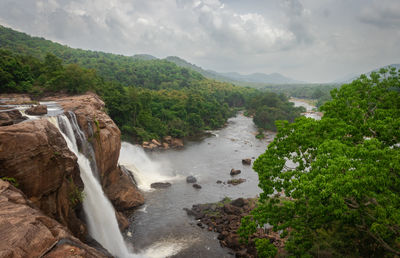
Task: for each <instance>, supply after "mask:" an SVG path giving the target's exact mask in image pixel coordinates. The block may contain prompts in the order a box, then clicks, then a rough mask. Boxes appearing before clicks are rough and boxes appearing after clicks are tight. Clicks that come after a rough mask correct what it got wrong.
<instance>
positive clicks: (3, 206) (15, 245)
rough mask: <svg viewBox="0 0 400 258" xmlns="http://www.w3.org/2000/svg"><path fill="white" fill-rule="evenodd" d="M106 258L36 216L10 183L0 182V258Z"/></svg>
mask: <svg viewBox="0 0 400 258" xmlns="http://www.w3.org/2000/svg"><path fill="white" fill-rule="evenodd" d="M72 256H78V257H88V258H89V257H93V258H94V257H107V256H106V255H105V254H103V253H101V252H99V251H97V250H96V249H94V248H92V247H89V246H87V245H86V244H84V243H82V242H81V241H80V240H79V239H77V238H75V237H74V236H72V235H71V233H70V232H69V230H68V229H67V228H65V227H63V226H62V225H61V224H59V223H58V222H57V221H55V220H54V219H51V218H50V217H48V216H45V215H44V214H43V213H42V212H40V211H39V210H38V209H37V208H36V207H35V206H34V205H33V204H32V203H31V202H30V201H28V200H27V198H26V196H25V195H24V194H23V193H22V192H21V191H20V190H19V189H17V188H15V187H14V186H12V185H11V184H10V183H8V182H5V181H3V180H0V257H72Z"/></svg>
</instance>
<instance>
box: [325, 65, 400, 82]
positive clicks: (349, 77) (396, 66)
mask: <svg viewBox="0 0 400 258" xmlns="http://www.w3.org/2000/svg"><path fill="white" fill-rule="evenodd" d="M388 67H394V68H396V69H400V64H390V65H386V66H383V67H379V68H376V69H374V70H372V71H369V72H367V73H363V74H365V75H370V74H371V73H372V72H379V70H380V69H381V68H388ZM360 75H361V74H359V75H356V74H352V75H348V76H345V77H343V78H341V79H337V80H335V81H333V82H332V83H337V84H340V83H350V82H352V81H354V80H355V79H357V78H358V77H360Z"/></svg>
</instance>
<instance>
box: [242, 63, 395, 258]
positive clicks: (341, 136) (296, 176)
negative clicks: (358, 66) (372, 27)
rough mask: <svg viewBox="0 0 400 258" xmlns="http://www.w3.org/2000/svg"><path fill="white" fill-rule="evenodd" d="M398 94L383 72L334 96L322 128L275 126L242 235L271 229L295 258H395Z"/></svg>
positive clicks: (301, 123)
mask: <svg viewBox="0 0 400 258" xmlns="http://www.w3.org/2000/svg"><path fill="white" fill-rule="evenodd" d="M399 92H400V71H396V70H395V69H390V70H387V69H382V70H381V71H380V73H372V74H371V76H370V77H367V76H361V77H360V78H359V79H357V80H355V81H353V82H352V83H351V84H345V85H343V86H342V87H341V88H340V89H339V90H337V89H335V90H333V91H332V101H330V102H327V103H326V104H325V105H323V106H322V107H321V109H322V110H323V111H324V116H323V117H322V119H321V120H314V119H311V118H305V117H300V118H298V119H297V120H296V122H295V123H292V124H289V123H287V122H279V123H278V124H277V127H278V134H277V136H276V138H275V139H274V141H273V142H272V143H271V144H270V145H269V146H268V149H267V150H266V152H265V153H264V154H262V155H261V156H260V157H259V158H258V159H257V160H256V161H255V163H254V169H255V170H256V171H257V173H258V174H259V180H260V183H259V186H260V187H261V189H262V190H263V193H262V194H261V195H260V205H259V206H258V207H257V208H256V209H255V210H254V211H253V212H252V215H251V217H247V218H246V219H245V220H243V221H242V227H241V235H242V236H243V237H245V238H246V237H247V236H248V235H249V234H251V233H252V232H255V230H256V228H257V226H261V227H262V226H263V225H265V224H266V223H269V224H271V225H272V226H273V227H274V230H282V236H286V235H288V236H289V238H288V241H287V242H286V249H287V250H288V251H289V253H290V254H292V255H295V256H299V257H300V256H302V257H303V256H304V257H306V256H307V257H308V256H335V257H344V256H346V257H347V256H351V257H353V256H357V257H366V256H368V257H371V256H373V257H393V256H398V255H400V159H399V157H400V148H399V142H400V94H399ZM258 248H260V250H259V251H260V252H264V251H266V252H268V251H271V250H272V249H273V246H271V245H260V246H258Z"/></svg>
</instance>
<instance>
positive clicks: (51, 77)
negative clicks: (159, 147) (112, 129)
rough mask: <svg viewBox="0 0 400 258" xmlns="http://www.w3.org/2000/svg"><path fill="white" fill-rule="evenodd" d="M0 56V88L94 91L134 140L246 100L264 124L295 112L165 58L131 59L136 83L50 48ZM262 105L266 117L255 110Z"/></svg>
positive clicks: (174, 132)
mask: <svg viewBox="0 0 400 258" xmlns="http://www.w3.org/2000/svg"><path fill="white" fill-rule="evenodd" d="M0 58H1V59H0V83H1V88H0V92H2V93H30V94H32V95H33V96H36V97H40V96H42V95H43V94H49V93H55V92H64V93H68V94H81V93H84V92H87V91H93V92H96V93H98V94H99V95H100V96H101V97H102V98H103V99H104V101H105V103H106V108H107V110H108V113H109V114H110V116H111V118H112V119H113V120H114V121H115V122H116V123H117V125H118V126H119V127H120V128H121V131H122V133H123V136H124V137H125V138H127V139H130V140H135V141H139V142H140V141H148V140H150V139H153V138H155V139H160V138H162V137H163V136H166V135H171V136H173V137H184V136H190V135H195V134H198V133H201V132H202V131H204V130H207V129H216V128H219V127H221V126H223V125H224V124H225V122H226V120H227V118H229V117H230V116H232V115H233V112H234V109H235V108H244V107H245V106H248V109H249V110H250V111H251V112H253V113H255V116H254V121H256V123H257V125H258V126H259V127H262V128H265V129H273V128H274V122H275V120H276V119H287V120H293V118H294V117H295V116H297V115H299V112H298V109H296V108H294V107H293V105H291V104H290V103H289V102H288V100H287V98H285V97H284V96H279V95H276V94H275V93H261V92H259V91H257V90H255V89H250V88H244V87H237V86H234V85H232V84H228V83H222V82H217V81H213V80H208V79H205V78H204V77H202V76H201V75H199V74H196V73H195V72H191V71H188V70H186V69H183V68H180V67H177V66H176V65H175V64H173V63H169V62H167V61H163V62H154V61H152V60H151V61H144V60H142V61H141V64H142V65H141V66H140V67H142V68H143V69H142V70H140V69H136V68H138V66H137V65H136V66H135V67H134V68H132V67H131V68H132V69H133V71H134V73H133V74H130V73H126V74H130V76H133V77H134V78H136V79H134V81H135V82H137V83H138V84H133V85H129V84H125V83H124V82H125V80H119V81H117V80H112V81H110V80H107V79H104V78H103V77H102V76H100V75H98V73H97V71H96V70H95V69H86V68H82V67H81V66H79V65H77V64H66V65H65V64H63V62H62V60H61V59H59V58H57V57H56V56H55V55H53V54H47V55H46V56H45V57H44V58H43V59H37V58H35V57H32V56H26V55H18V54H15V53H13V52H11V51H8V50H0ZM124 58H125V57H124ZM99 62H100V63H101V59H100V61H99ZM144 68H146V69H144ZM126 74H125V75H126ZM133 77H132V78H133ZM121 78H123V77H121ZM132 80H133V79H132ZM261 96H262V97H261ZM264 111H265V112H267V114H268V117H267V118H265V117H262V116H260V114H261V115H262V114H264V113H265V112H264ZM271 111H277V112H276V114H274V113H271ZM259 117H261V118H260V119H259Z"/></svg>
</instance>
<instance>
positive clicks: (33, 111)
mask: <svg viewBox="0 0 400 258" xmlns="http://www.w3.org/2000/svg"><path fill="white" fill-rule="evenodd" d="M25 113H27V114H28V115H34V116H41V115H45V114H47V106H46V105H37V106H32V107H30V108H28V109H27V110H26V111H25Z"/></svg>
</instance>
